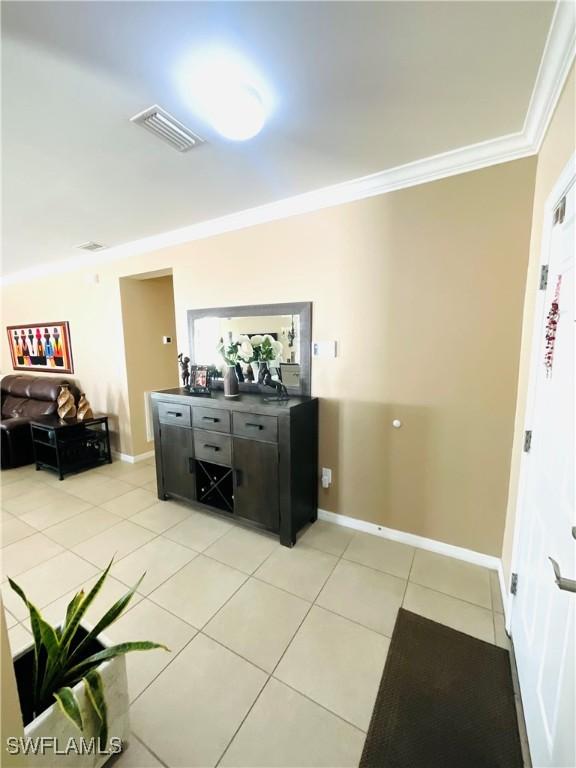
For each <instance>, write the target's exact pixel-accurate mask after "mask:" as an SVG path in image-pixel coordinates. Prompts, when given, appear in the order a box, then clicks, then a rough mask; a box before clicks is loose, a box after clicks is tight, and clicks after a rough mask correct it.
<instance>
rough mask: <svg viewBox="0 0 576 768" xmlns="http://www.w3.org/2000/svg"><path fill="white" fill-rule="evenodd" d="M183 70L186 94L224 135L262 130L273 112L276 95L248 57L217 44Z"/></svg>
mask: <svg viewBox="0 0 576 768" xmlns="http://www.w3.org/2000/svg"><path fill="white" fill-rule="evenodd" d="M181 72H182V74H181V88H182V92H183V96H184V98H185V99H186V100H187V101H188V103H189V104H190V106H191V108H192V109H193V110H194V112H195V113H196V114H198V115H199V116H200V117H201V118H202V119H203V120H205V121H206V122H207V123H209V124H210V125H211V126H212V127H213V128H214V129H215V130H216V131H217V132H218V133H219V134H220V135H221V136H224V137H225V138H226V139H231V140H232V141H246V140H247V139H251V138H253V137H254V136H256V135H257V134H258V133H260V131H261V130H262V128H263V127H264V124H265V122H266V119H267V118H268V116H269V114H270V112H271V109H272V97H271V93H270V89H269V88H268V86H267V84H266V83H265V82H264V80H263V78H262V77H261V76H260V75H259V73H258V72H257V71H256V69H255V68H254V67H253V66H252V65H251V64H250V62H248V60H247V59H245V58H244V57H243V56H241V55H240V54H239V53H237V52H235V51H231V50H228V49H225V48H222V47H218V48H216V47H214V48H210V49H205V50H203V51H201V52H198V53H195V54H194V55H193V56H191V57H190V58H189V59H188V61H187V62H186V63H185V64H184V66H182V68H181Z"/></svg>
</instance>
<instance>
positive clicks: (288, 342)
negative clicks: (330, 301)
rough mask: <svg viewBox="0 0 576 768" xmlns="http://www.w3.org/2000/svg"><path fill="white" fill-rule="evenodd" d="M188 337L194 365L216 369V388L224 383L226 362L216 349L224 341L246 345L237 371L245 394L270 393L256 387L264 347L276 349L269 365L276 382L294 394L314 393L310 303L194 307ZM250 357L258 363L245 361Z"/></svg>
mask: <svg viewBox="0 0 576 768" xmlns="http://www.w3.org/2000/svg"><path fill="white" fill-rule="evenodd" d="M188 338H189V340H190V362H191V364H192V366H206V367H210V368H211V369H212V371H214V368H216V369H217V373H216V374H213V376H212V378H211V381H212V386H213V387H215V388H222V387H223V382H224V379H223V370H224V367H225V363H224V360H223V359H222V355H221V354H220V352H219V350H218V347H219V344H220V342H221V340H222V341H223V342H224V343H225V344H228V343H230V342H235V341H241V342H246V341H247V342H248V344H246V346H245V347H244V350H245V351H246V354H245V355H244V358H245V359H240V360H239V362H238V364H237V367H236V371H237V373H238V378H239V381H240V391H241V392H268V393H269V392H270V389H269V388H268V387H266V386H264V385H263V384H259V383H258V377H259V369H260V365H261V363H260V361H259V360H258V357H259V356H260V354H261V353H260V350H261V349H262V348H263V347H262V344H263V343H264V348H266V347H270V346H272V348H273V349H274V353H275V357H274V359H272V360H270V359H269V360H268V361H267V366H268V369H269V371H270V373H271V375H272V378H273V379H274V380H276V381H281V382H282V383H283V384H284V386H285V387H286V389H287V390H288V392H289V394H291V395H310V364H311V342H312V303H311V302H294V303H290V304H254V305H248V306H243V307H215V308H212V309H190V310H188ZM264 340H266V341H264ZM251 357H252V358H255V359H253V361H252V362H246V358H247V359H249V358H251ZM218 374H219V375H218Z"/></svg>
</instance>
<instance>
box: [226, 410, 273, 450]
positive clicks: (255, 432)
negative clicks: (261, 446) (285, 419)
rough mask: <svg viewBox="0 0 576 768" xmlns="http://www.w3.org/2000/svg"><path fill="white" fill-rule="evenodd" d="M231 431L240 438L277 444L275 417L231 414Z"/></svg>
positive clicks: (237, 412) (236, 412)
mask: <svg viewBox="0 0 576 768" xmlns="http://www.w3.org/2000/svg"><path fill="white" fill-rule="evenodd" d="M232 431H233V432H234V434H235V435H239V436H240V437H251V438H252V439H254V440H265V441H266V442H268V443H276V442H278V419H277V418H276V417H275V416H256V415H255V414H252V413H240V412H239V411H235V412H234V413H233V414H232Z"/></svg>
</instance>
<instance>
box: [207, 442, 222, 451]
mask: <svg viewBox="0 0 576 768" xmlns="http://www.w3.org/2000/svg"><path fill="white" fill-rule="evenodd" d="M204 448H210V449H211V450H213V451H219V450H220V448H219V447H218V446H217V445H208V444H207V443H204Z"/></svg>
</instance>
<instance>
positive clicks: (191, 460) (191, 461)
mask: <svg viewBox="0 0 576 768" xmlns="http://www.w3.org/2000/svg"><path fill="white" fill-rule="evenodd" d="M188 472H190V474H192V475H193V474H194V457H193V456H189V457H188Z"/></svg>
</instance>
